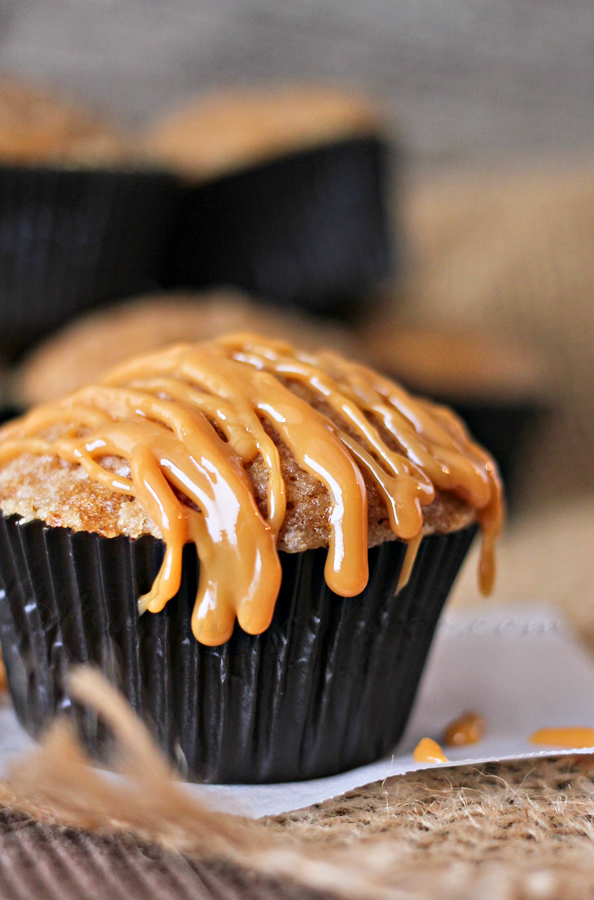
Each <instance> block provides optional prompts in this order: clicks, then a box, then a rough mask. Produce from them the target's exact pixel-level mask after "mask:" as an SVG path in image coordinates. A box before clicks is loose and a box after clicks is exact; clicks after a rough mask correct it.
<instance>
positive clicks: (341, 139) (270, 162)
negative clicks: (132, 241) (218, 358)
mask: <svg viewBox="0 0 594 900" xmlns="http://www.w3.org/2000/svg"><path fill="white" fill-rule="evenodd" d="M140 144H141V146H144V148H145V152H146V154H147V158H148V159H150V160H152V161H154V162H157V163H158V164H159V165H164V166H168V167H169V168H171V170H172V171H175V172H176V173H178V174H180V175H182V176H183V177H184V178H185V179H186V181H187V185H188V188H187V192H186V200H185V210H184V215H183V217H182V220H181V221H180V227H179V233H178V236H177V239H176V241H175V242H174V244H173V245H172V251H173V252H172V257H171V263H170V266H169V267H168V269H167V271H166V272H165V275H164V277H165V282H166V283H167V284H168V286H170V287H175V286H180V285H182V286H187V287H202V286H208V285H213V284H220V283H228V284H234V285H237V286H238V287H241V288H244V289H245V290H247V291H249V292H251V293H254V294H256V295H258V296H260V297H262V298H264V299H265V300H268V301H270V302H273V303H275V304H280V305H283V306H292V305H297V306H301V307H305V308H307V309H310V310H312V311H315V312H320V313H326V314H332V315H337V316H341V317H346V316H348V315H353V314H355V313H356V312H357V311H358V310H359V309H360V308H361V304H362V302H363V298H364V297H365V295H366V294H367V293H368V291H369V289H370V288H372V287H374V286H376V285H377V284H378V283H380V282H381V281H382V280H383V279H384V278H386V277H387V276H388V274H389V273H390V271H391V267H392V252H391V238H390V227H389V216H388V196H387V194H388V180H389V175H388V158H387V157H388V150H387V145H386V141H385V137H384V128H383V125H382V123H381V118H380V116H379V115H378V113H377V112H376V111H375V110H374V109H373V107H372V106H371V104H370V103H369V101H367V100H365V99H363V98H361V97H359V96H356V95H354V94H352V93H349V92H346V91H339V90H335V89H330V88H328V87H323V86H312V85H310V86H308V85H293V86H276V87H269V88H260V89H257V88H254V89H251V90H250V89H245V90H236V91H231V92H226V93H218V94H212V95H206V96H204V97H201V98H197V99H194V100H191V101H189V102H188V103H187V104H186V105H185V106H183V107H182V108H181V109H179V110H178V111H177V112H174V113H173V114H171V115H169V116H166V117H165V118H164V119H163V120H162V121H161V122H158V123H156V124H154V125H153V126H152V127H151V128H150V130H149V131H148V132H147V133H146V134H145V135H144V137H143V138H141V139H140Z"/></svg>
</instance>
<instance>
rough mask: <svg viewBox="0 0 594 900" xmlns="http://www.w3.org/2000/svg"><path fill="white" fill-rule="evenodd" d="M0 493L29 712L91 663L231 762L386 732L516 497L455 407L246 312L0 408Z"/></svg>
mask: <svg viewBox="0 0 594 900" xmlns="http://www.w3.org/2000/svg"><path fill="white" fill-rule="evenodd" d="M0 509H1V510H2V516H1V517H0V581H1V582H2V588H3V594H2V595H1V597H0V639H1V641H2V651H3V655H4V658H5V661H6V668H7V674H8V681H9V686H10V690H11V693H12V697H13V701H14V705H15V709H16V711H17V715H18V716H19V719H20V721H21V722H22V723H23V724H24V726H25V727H26V728H27V729H28V730H29V731H30V732H31V733H32V734H37V733H39V731H40V730H42V729H43V728H44V727H46V725H47V723H48V722H49V720H50V719H51V717H52V716H53V715H55V714H56V712H58V711H59V710H71V708H72V704H71V701H70V699H69V696H68V692H67V688H66V687H65V684H64V675H65V673H66V671H67V669H68V667H69V666H71V665H73V664H75V663H92V664H94V665H96V666H98V667H99V668H100V669H101V670H102V671H103V672H105V673H106V674H107V676H108V677H109V678H111V679H112V680H113V681H115V682H116V683H117V684H118V685H119V686H120V687H121V689H122V690H123V692H124V694H125V695H126V697H127V698H128V699H129V701H130V703H131V704H132V706H133V707H134V708H135V709H136V710H137V711H138V712H139V713H140V714H141V715H142V716H143V718H145V719H148V720H150V721H152V723H153V725H154V729H155V735H156V738H157V740H158V741H159V742H160V744H161V745H162V746H163V748H164V750H165V751H166V752H167V753H168V754H169V756H170V757H171V759H172V760H174V761H177V762H178V764H179V765H180V767H181V769H182V771H183V772H184V773H185V774H186V775H187V776H188V777H189V778H192V779H199V780H206V781H218V782H228V783H234V782H235V783H237V782H266V781H283V780H295V779H299V778H314V777H322V776H324V775H330V774H333V773H335V772H339V771H343V770H345V769H348V768H351V767H354V766H357V765H363V764H365V763H368V762H371V761H373V760H374V759H377V758H379V757H381V756H382V755H383V754H385V753H388V752H389V751H390V750H392V749H393V748H394V746H395V745H396V743H397V741H398V740H399V738H400V736H401V734H402V731H403V729H404V727H405V724H406V721H407V717H408V715H409V712H410V708H411V705H412V702H413V700H414V696H415V692H416V688H417V686H418V682H419V678H420V675H421V672H422V669H423V665H424V662H425V659H426V655H427V652H428V650H429V646H430V643H431V639H432V636H433V633H434V631H435V627H436V624H437V620H438V617H439V614H440V612H441V609H442V607H443V604H444V602H445V600H446V597H447V594H448V591H449V589H450V587H451V584H452V582H453V580H454V578H455V576H456V574H457V572H458V569H459V567H460V565H461V563H462V560H463V558H464V556H465V554H466V551H467V549H468V547H469V546H470V543H471V542H472V539H473V536H474V534H475V532H476V529H477V527H478V526H480V528H481V529H482V532H483V553H482V557H481V566H480V581H481V585H482V587H483V589H485V590H488V589H489V588H490V586H491V584H492V579H493V557H492V555H493V545H494V541H495V538H496V536H497V534H498V532H499V529H500V526H501V519H502V501H501V488H500V484H499V479H498V475H497V470H496V467H495V466H494V464H493V462H492V460H491V459H490V458H489V456H488V455H487V454H486V453H485V452H484V451H482V450H481V449H480V448H479V447H478V446H477V445H476V444H474V442H473V441H472V440H471V439H470V438H469V436H468V434H467V432H466V431H465V429H464V427H463V425H462V424H461V422H460V421H459V420H458V419H457V418H456V417H455V416H454V415H453V414H452V413H450V412H449V411H448V410H446V409H444V408H442V407H436V406H434V405H433V404H430V403H429V402H428V401H424V400H421V399H419V398H414V397H412V396H410V395H408V394H407V393H406V392H405V391H404V390H403V389H402V388H400V387H399V386H398V385H396V384H395V383H393V382H391V381H389V380H387V379H385V378H382V377H381V376H379V375H378V374H377V373H375V372H373V371H372V370H369V369H366V368H365V367H363V366H360V365H357V364H355V363H353V362H350V361H348V360H347V359H346V358H344V357H342V356H339V355H338V354H336V353H328V352H321V353H318V354H315V355H311V354H308V353H306V352H303V351H296V350H295V349H294V348H293V347H292V346H291V345H289V344H286V343H284V342H282V341H276V340H273V339H270V338H265V337H262V336H255V335H246V334H240V335H230V336H224V337H220V338H218V339H216V340H214V341H210V342H205V343H201V344H182V345H175V346H173V347H169V348H166V349H164V350H160V351H157V352H156V353H154V354H151V355H148V356H145V357H138V358H135V359H132V360H129V361H127V362H125V363H123V364H122V365H121V366H119V367H118V368H116V369H114V370H111V371H110V372H108V373H107V374H105V375H104V376H103V377H102V379H101V380H100V381H98V382H96V383H95V384H91V385H88V386H86V387H83V388H81V389H80V390H79V391H77V392H75V393H74V394H72V395H70V396H69V397H66V398H64V399H63V400H60V401H57V402H56V403H53V404H48V405H45V406H41V407H39V408H37V409H36V410H33V411H32V412H31V413H30V414H28V415H27V416H25V417H24V418H22V419H21V420H17V421H16V422H14V423H11V424H9V425H6V426H4V428H3V429H1V430H0ZM139 613H140V615H139ZM80 724H81V728H82V731H83V735H84V737H85V740H86V741H87V742H88V744H89V746H90V747H91V749H92V750H93V751H94V752H96V753H99V754H101V753H102V752H103V749H104V748H103V744H102V742H103V735H102V733H101V731H100V730H98V728H97V724H96V722H94V721H90V720H88V719H82V720H80Z"/></svg>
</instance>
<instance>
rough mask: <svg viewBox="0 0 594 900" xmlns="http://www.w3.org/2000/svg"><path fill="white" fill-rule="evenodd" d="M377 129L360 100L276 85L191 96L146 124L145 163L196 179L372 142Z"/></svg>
mask: <svg viewBox="0 0 594 900" xmlns="http://www.w3.org/2000/svg"><path fill="white" fill-rule="evenodd" d="M381 128H382V126H381V121H380V117H379V115H378V113H377V112H376V111H375V110H374V109H373V107H372V106H371V105H370V103H369V101H367V100H365V99H364V98H363V97H360V96H357V95H356V94H352V93H349V92H347V91H340V90H333V89H330V88H326V87H321V86H319V85H302V86H299V85H284V86H278V87H276V88H256V89H253V90H249V89H248V90H246V89H243V90H239V89H236V90H230V91H227V92H220V93H212V94H206V95H204V96H201V97H195V98H193V99H191V100H189V101H188V102H187V103H185V104H183V105H182V106H180V107H179V109H177V110H175V111H174V112H173V113H170V114H166V115H165V116H164V117H163V119H161V120H160V121H157V122H156V123H154V124H153V125H152V126H151V127H150V128H149V130H148V131H147V133H146V135H145V136H144V141H143V145H144V148H145V150H146V153H147V155H148V157H149V158H150V159H152V160H156V161H158V162H159V163H161V164H163V165H166V166H168V167H170V168H172V169H175V170H176V171H177V172H179V173H180V174H181V175H185V176H186V177H187V178H191V179H193V180H204V179H210V178H213V177H216V176H218V175H221V174H222V173H227V172H231V171H233V170H237V169H243V168H245V167H246V166H252V165H255V164H256V163H261V162H265V161H266V160H270V159H273V158H274V157H277V156H282V155H284V154H287V153H294V152H295V151H297V150H306V149H311V148H312V147H319V146H320V145H324V144H333V143H336V141H338V140H341V139H344V138H354V137H373V136H376V135H377V134H378V132H379V131H381Z"/></svg>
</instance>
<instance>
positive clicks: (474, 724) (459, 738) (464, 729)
mask: <svg viewBox="0 0 594 900" xmlns="http://www.w3.org/2000/svg"><path fill="white" fill-rule="evenodd" d="M485 730H486V723H485V720H484V719H483V717H482V716H481V714H480V713H477V712H465V713H462V715H461V716H459V717H458V718H457V719H454V721H453V722H450V724H449V725H448V726H447V728H446V729H445V731H444V733H443V742H444V744H447V745H448V746H449V747H464V746H465V745H466V744H478V742H479V741H482V739H483V738H484V736H485Z"/></svg>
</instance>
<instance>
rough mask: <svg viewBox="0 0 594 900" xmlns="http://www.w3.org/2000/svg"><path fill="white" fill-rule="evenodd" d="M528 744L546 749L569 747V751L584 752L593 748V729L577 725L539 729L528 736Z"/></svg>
mask: <svg viewBox="0 0 594 900" xmlns="http://www.w3.org/2000/svg"><path fill="white" fill-rule="evenodd" d="M530 743H531V744H545V745H546V746H547V747H569V749H570V750H585V749H586V748H590V747H594V728H587V727H585V726H578V725H570V726H565V727H561V728H540V729H539V730H538V731H535V732H534V733H533V734H531V735H530Z"/></svg>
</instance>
